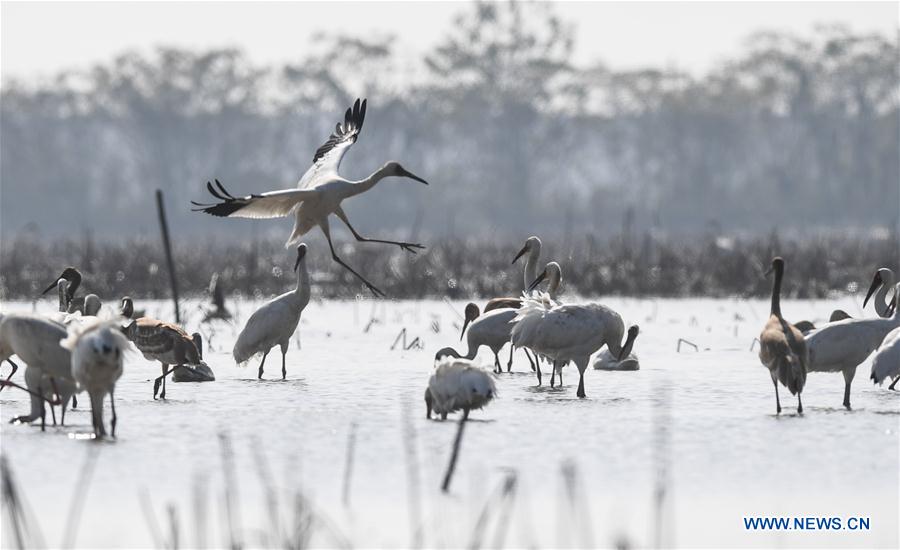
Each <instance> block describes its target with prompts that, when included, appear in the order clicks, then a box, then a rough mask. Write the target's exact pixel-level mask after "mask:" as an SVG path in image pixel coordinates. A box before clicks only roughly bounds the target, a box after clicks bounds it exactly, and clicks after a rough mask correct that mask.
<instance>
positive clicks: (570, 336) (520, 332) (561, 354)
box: [512, 298, 639, 397]
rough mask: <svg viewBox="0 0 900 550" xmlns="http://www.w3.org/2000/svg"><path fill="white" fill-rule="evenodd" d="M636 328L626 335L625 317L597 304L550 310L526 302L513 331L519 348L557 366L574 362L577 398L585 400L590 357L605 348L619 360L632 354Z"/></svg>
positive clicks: (514, 343) (535, 302)
mask: <svg viewBox="0 0 900 550" xmlns="http://www.w3.org/2000/svg"><path fill="white" fill-rule="evenodd" d="M638 332H639V330H638V327H637V325H632V326H631V327H629V328H628V335H627V337H626V339H625V341H624V342H621V339H622V336H623V335H624V333H625V324H624V323H623V322H622V317H621V316H620V315H619V314H618V313H616V312H615V311H613V310H612V309H610V308H608V307H606V306H604V305H601V304H597V303H588V304H580V305H574V304H567V305H559V306H555V307H553V308H551V309H547V308H546V306H545V304H544V303H543V301H541V300H535V299H531V298H529V299H526V300H525V303H524V304H523V305H522V308H521V309H519V310H518V311H517V315H516V317H515V325H514V326H513V329H512V341H513V345H515V346H516V347H527V348H530V349H531V350H532V351H534V352H535V353H539V354H541V355H544V356H545V357H549V358H550V359H551V360H552V361H553V370H554V373H555V372H556V370H557V369H558V366H559V365H561V364H563V363H566V362H568V361H572V362H574V363H575V366H576V367H578V373H579V380H578V397H585V392H584V371H585V369H587V366H588V362H589V361H590V358H591V355H592V354H593V353H594V352H596V351H597V350H599V349H600V348H601V347H603V346H604V345H605V346H607V347H608V348H609V350H610V351H611V352H612V353H613V354H614V355H617V356H619V357H620V358H623V357H627V356H628V354H629V353H631V348H632V346H633V345H634V340H635V338H637V335H638Z"/></svg>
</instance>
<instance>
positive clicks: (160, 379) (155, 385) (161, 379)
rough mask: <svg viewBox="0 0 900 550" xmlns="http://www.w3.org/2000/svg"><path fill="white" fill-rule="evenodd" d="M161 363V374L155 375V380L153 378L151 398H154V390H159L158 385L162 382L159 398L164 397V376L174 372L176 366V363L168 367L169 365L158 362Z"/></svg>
mask: <svg viewBox="0 0 900 550" xmlns="http://www.w3.org/2000/svg"><path fill="white" fill-rule="evenodd" d="M160 364H161V365H162V376H157V377H156V379H155V380H153V399H156V392H157V391H159V385H160V384H162V393H160V394H159V398H160V399H165V398H166V376H168V375H170V374H172V373H173V372H175V369H176V368H178V365H175V366H174V367H172V368H171V370H170V369H169V365H166V364H165V363H162V362H160Z"/></svg>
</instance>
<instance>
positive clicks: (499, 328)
mask: <svg viewBox="0 0 900 550" xmlns="http://www.w3.org/2000/svg"><path fill="white" fill-rule="evenodd" d="M516 311H517V310H515V309H510V308H505V309H495V310H494V311H491V312H489V313H485V314H484V315H481V314H480V313H481V312H479V311H478V306H477V305H475V304H472V303H470V304H468V305H467V306H466V312H465V313H466V317H465V319H466V320H465V322H464V323H463V328H462V332H463V334H460V336H459V339H460V341H461V340H462V337H463V335H465V337H466V343H467V344H468V347H469V349H468V351H467V352H466V354H465V355H460V353H459V352H458V351H456V350H455V349H453V348H452V347H446V348H444V349H442V350H440V351H439V352H437V355H436V356H435V357H436V358H441V357H444V356H450V357H455V358H456V359H468V360H469V361H471V360H472V359H475V356H476V355H477V354H478V348H480V347H481V346H487V347H488V348H490V350H491V351H492V352H494V369H495V371H496V372H498V373H499V372H503V370H502V369H501V367H500V355H499V353H500V350H501V349H503V346H504V345H506V344H507V343H508V342H509V339H510V335H511V331H512V327H513V325H512V324H511V323H512V320H513V319H514V318H515V317H516ZM470 323H471V324H470ZM466 327H468V329H469V330H468V332H466Z"/></svg>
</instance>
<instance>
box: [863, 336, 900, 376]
mask: <svg viewBox="0 0 900 550" xmlns="http://www.w3.org/2000/svg"><path fill="white" fill-rule="evenodd" d="M869 378H871V379H872V382H874V383H876V384H879V385H880V384H881V383H882V382H884V381H885V380H886V379H888V378H893V379H894V381H893V383H891V385H890V387H889V388H888V389H890V390H892V389H894V384H896V383H897V380H900V327H898V328H895V329H894V330H892V331H890V332H889V333H888V334H887V336H885V337H884V341H882V342H881V347H879V348H878V353H876V354H875V356H874V357H873V358H872V374H871V375H870V376H869Z"/></svg>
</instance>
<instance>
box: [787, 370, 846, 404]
mask: <svg viewBox="0 0 900 550" xmlns="http://www.w3.org/2000/svg"><path fill="white" fill-rule="evenodd" d="M843 374H844V407H846V408H847V410H848V411H849V410H850V384H852V383H853V377H854V376H855V375H856V367H853V368H852V369H847V370H845V371H844V373H843ZM798 395H799V392H798Z"/></svg>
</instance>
